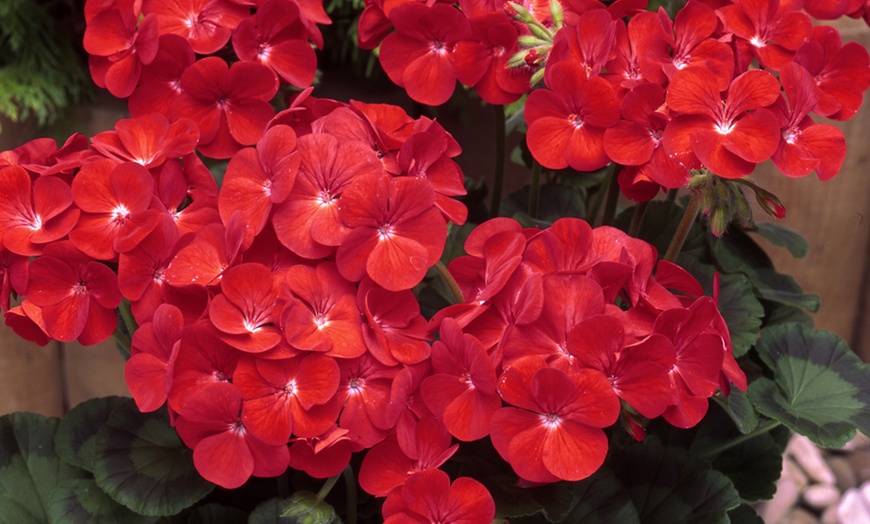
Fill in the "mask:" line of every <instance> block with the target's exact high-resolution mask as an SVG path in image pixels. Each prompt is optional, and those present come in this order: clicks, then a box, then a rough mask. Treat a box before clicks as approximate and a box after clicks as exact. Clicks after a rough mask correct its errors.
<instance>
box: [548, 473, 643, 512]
mask: <svg viewBox="0 0 870 524" xmlns="http://www.w3.org/2000/svg"><path fill="white" fill-rule="evenodd" d="M572 487H573V489H574V506H573V507H572V508H571V509H570V510H569V511H568V513H567V514H566V515H565V516H563V517H562V518H561V520H558V521H554V522H561V523H564V524H598V523H599V522H619V523H620V524H633V523H638V524H639V523H640V519H639V518H638V515H637V509H636V508H635V507H634V503H633V502H632V500H631V497H629V495H628V493H627V492H626V490H625V488H624V487H623V485H622V484H621V483H620V482H619V481H618V480H617V479H616V477H615V476H614V474H613V472H612V471H611V470H610V468H606V467H603V468H601V469H599V470H598V471H597V472H595V474H594V475H593V476H592V477H590V478H588V479H585V480H582V481H580V482H574V483H572ZM544 514H545V515H546V516H547V517H550V514H549V513H548V512H547V511H546V510H545V511H544Z"/></svg>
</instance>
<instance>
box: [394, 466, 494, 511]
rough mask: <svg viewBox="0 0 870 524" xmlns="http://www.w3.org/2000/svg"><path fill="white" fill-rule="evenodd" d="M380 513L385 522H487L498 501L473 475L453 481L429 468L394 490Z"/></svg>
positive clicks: (442, 473)
mask: <svg viewBox="0 0 870 524" xmlns="http://www.w3.org/2000/svg"><path fill="white" fill-rule="evenodd" d="M381 514H382V515H383V517H384V519H385V520H384V523H385V524H404V523H412V522H419V523H423V524H425V523H427V522H440V523H443V524H472V523H484V522H491V521H492V519H493V518H494V517H495V502H494V501H493V499H492V495H490V493H489V491H487V489H486V487H484V485H483V484H481V483H480V482H478V481H476V480H474V479H473V478H470V477H459V478H458V479H456V480H455V481H454V482H453V483H452V484H451V483H450V477H448V476H447V473H444V472H443V471H441V470H440V469H434V468H430V469H427V470H424V471H420V472H417V473H414V474H413V475H411V477H409V478H408V480H407V481H405V483H404V484H403V485H402V488H401V489H397V490H395V491H393V492H391V493H390V495H389V496H388V497H387V500H386V501H384V507H383V509H382V510H381Z"/></svg>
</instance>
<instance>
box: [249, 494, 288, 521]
mask: <svg viewBox="0 0 870 524" xmlns="http://www.w3.org/2000/svg"><path fill="white" fill-rule="evenodd" d="M288 504H290V499H289V498H286V499H279V498H272V499H269V500H266V501H264V502H261V503H259V504H258V505H257V507H256V508H254V511H252V512H251V514H250V516H248V524H287V521H288V520H289V519H287V518H286V517H282V516H281V513H283V512H284V508H286V507H287V505H288Z"/></svg>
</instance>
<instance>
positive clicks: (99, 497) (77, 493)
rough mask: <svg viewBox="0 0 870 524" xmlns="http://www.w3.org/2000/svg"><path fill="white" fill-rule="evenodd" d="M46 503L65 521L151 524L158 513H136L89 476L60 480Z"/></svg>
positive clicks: (75, 522) (90, 523)
mask: <svg viewBox="0 0 870 524" xmlns="http://www.w3.org/2000/svg"><path fill="white" fill-rule="evenodd" d="M49 506H50V508H51V513H52V514H53V515H57V517H58V518H59V519H60V522H64V523H65V524H102V523H105V524H113V523H115V522H124V523H131V524H150V523H153V522H156V521H157V517H146V516H144V515H139V514H137V513H134V512H133V511H131V510H130V509H129V508H126V507H124V506H122V505H120V504H118V503H117V502H115V500H114V499H112V497H110V496H109V495H108V494H106V492H105V491H103V490H101V489H100V488H99V487H97V484H96V482H95V481H94V479H90V478H88V479H70V480H67V481H65V482H62V483H61V484H60V486H58V489H57V490H55V492H54V495H53V496H52V498H51V501H50V503H49Z"/></svg>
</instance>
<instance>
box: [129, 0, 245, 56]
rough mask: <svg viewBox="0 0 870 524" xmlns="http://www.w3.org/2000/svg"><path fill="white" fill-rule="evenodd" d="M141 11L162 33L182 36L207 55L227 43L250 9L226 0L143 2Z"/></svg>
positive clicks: (195, 48) (144, 0)
mask: <svg viewBox="0 0 870 524" xmlns="http://www.w3.org/2000/svg"><path fill="white" fill-rule="evenodd" d="M142 12H143V13H145V14H146V15H147V14H153V15H155V16H156V18H157V22H158V23H159V24H160V32H161V33H172V34H176V35H179V36H181V37H184V38H185V39H186V40H187V41H188V42H190V45H191V47H193V50H194V51H196V52H197V53H198V54H201V55H210V54H212V53H214V52H216V51H218V50H219V49H220V48H222V47H223V46H224V44H226V43H227V42H228V41H229V39H230V35H231V34H232V32H233V29H235V27H236V26H237V25H238V24H239V22H241V21H242V20H243V19H244V18H246V17H247V16H248V15H249V14H250V8H249V7H246V6H242V5H238V4H235V3H233V2H230V1H229V0H172V1H169V0H143V2H142Z"/></svg>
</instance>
